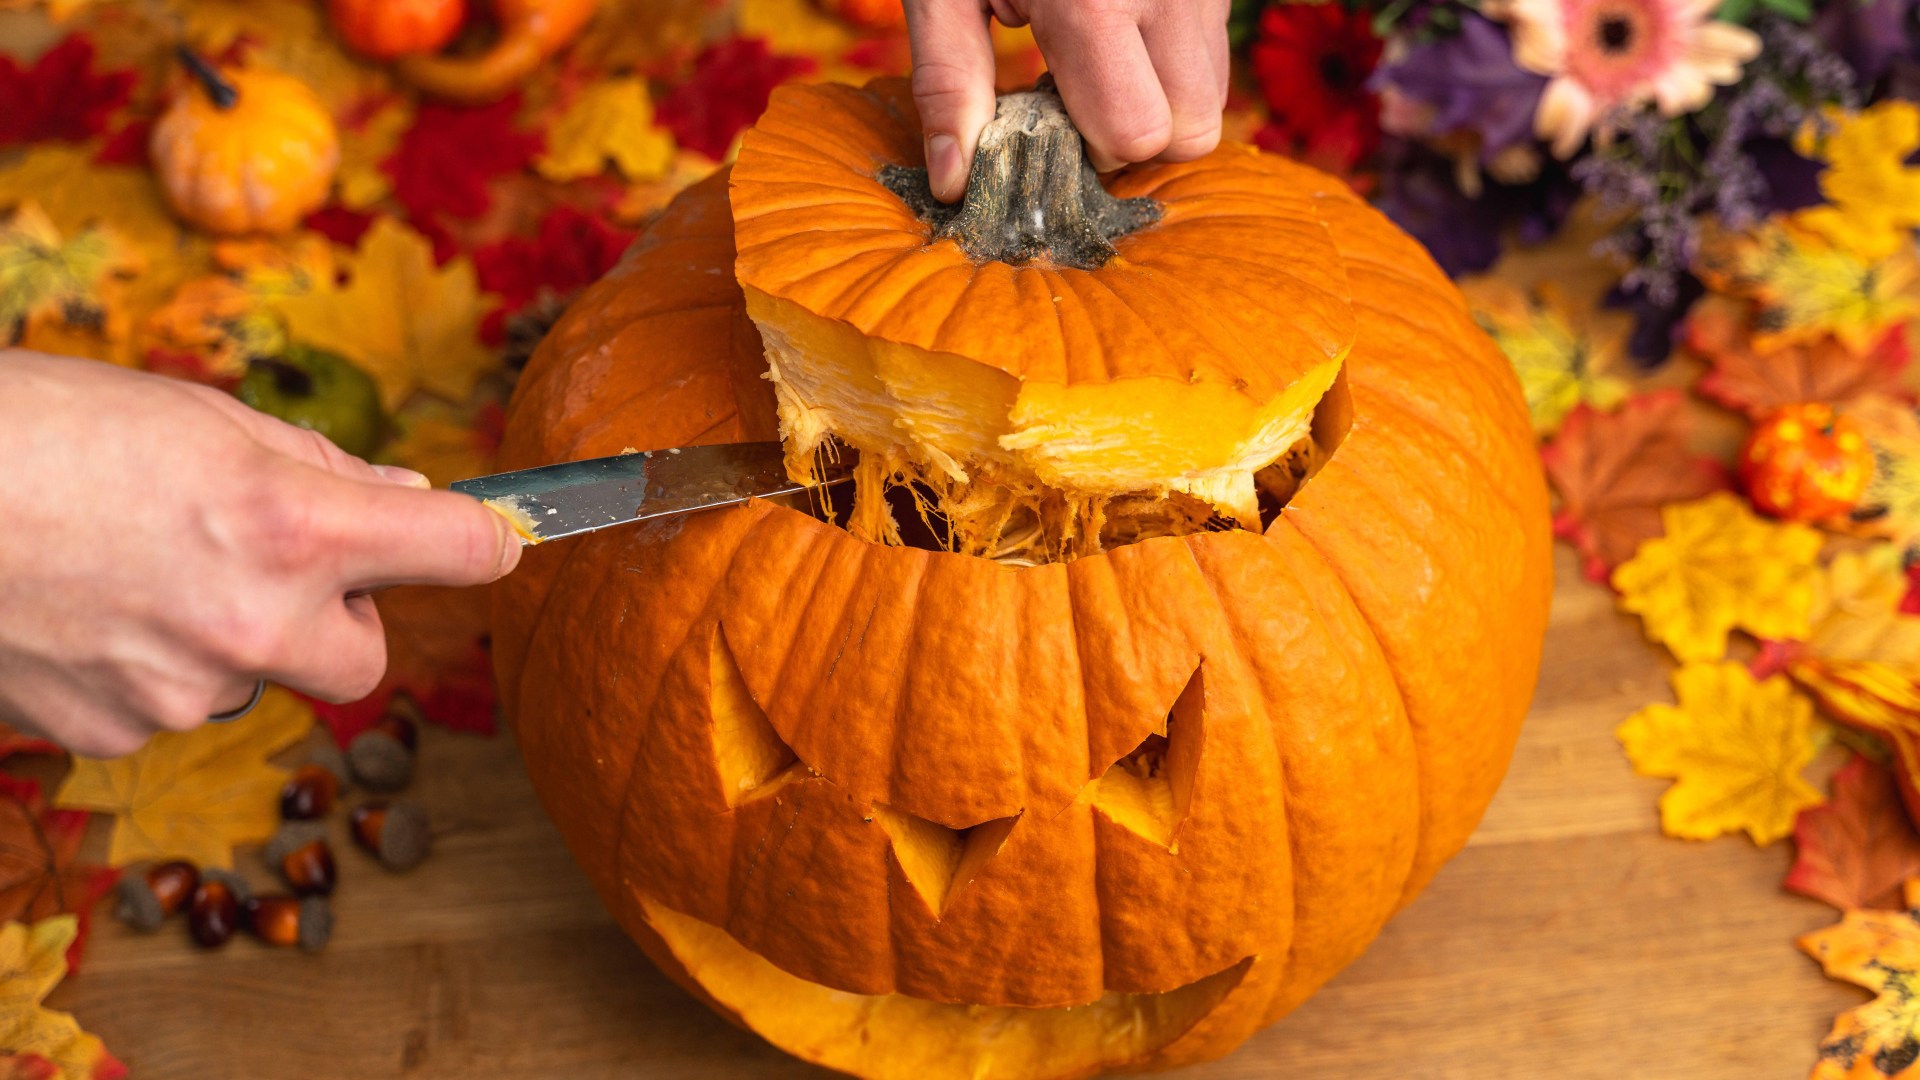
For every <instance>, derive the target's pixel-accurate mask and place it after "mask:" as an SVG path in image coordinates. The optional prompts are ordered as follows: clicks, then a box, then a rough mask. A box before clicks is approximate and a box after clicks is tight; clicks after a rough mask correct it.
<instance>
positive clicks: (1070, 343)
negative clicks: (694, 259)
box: [731, 79, 1355, 523]
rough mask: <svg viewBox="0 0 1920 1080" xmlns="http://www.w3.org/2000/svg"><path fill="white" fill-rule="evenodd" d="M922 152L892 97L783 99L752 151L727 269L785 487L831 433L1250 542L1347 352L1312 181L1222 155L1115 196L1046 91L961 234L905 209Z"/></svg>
mask: <svg viewBox="0 0 1920 1080" xmlns="http://www.w3.org/2000/svg"><path fill="white" fill-rule="evenodd" d="M921 154H922V151H921V137H920V130H919V124H918V121H917V119H916V112H915V109H914V106H913V102H912V99H911V96H910V94H909V92H908V89H907V86H906V83H905V82H904V81H902V80H897V79H893V80H878V81H876V82H874V83H871V84H869V85H868V86H867V87H865V88H860V89H856V88H852V87H845V86H833V85H814V86H790V87H783V88H781V89H780V90H778V91H776V92H775V94H774V97H773V100H772V103H771V105H770V106H769V108H768V110H767V112H766V114H765V116H764V117H763V118H762V119H761V121H760V123H759V125H758V126H757V127H755V128H754V129H753V130H752V131H750V132H749V133H748V134H747V135H746V136H745V138H744V140H743V142H742V144H741V150H740V156H739V161H738V163H737V164H736V165H735V166H734V170H733V175H732V181H731V196H732V204H733V214H734V222H735V233H736V240H737V244H738V251H739V254H738V260H737V263H736V270H737V274H738V277H739V280H740V283H741V285H742V287H743V288H744V290H745V292H746V296H747V304H748V311H749V313H750V314H751V315H752V317H753V319H754V321H755V323H756V324H757V325H758V326H759V328H760V331H761V334H762V337H763V338H764V340H765V342H766V345H767V354H768V361H769V369H770V370H769V375H770V377H771V378H772V379H773V380H774V382H775V384H776V386H777V388H778V389H779V392H780V403H781V420H782V429H783V434H784V435H785V436H786V438H787V439H788V446H789V451H790V454H791V455H792V457H791V461H792V463H793V465H794V467H795V468H796V471H803V472H804V471H805V470H806V469H807V468H808V467H809V465H808V462H809V461H810V458H811V455H812V454H813V453H814V451H815V450H816V449H817V448H818V446H819V445H820V444H821V443H822V442H824V441H825V439H826V438H827V437H828V436H837V437H839V438H840V439H842V440H844V441H845V442H848V443H850V444H852V445H853V446H855V447H857V448H859V449H860V450H862V451H863V452H866V453H879V454H881V455H883V456H885V457H886V458H887V459H888V463H889V467H890V468H892V467H894V466H895V465H897V464H900V463H903V462H904V463H911V464H912V465H914V466H918V467H919V468H920V469H921V471H923V472H926V471H931V472H933V473H936V474H940V475H942V476H943V478H944V479H945V480H947V481H951V482H958V483H964V482H966V481H968V480H970V479H972V478H973V476H974V474H975V473H976V472H977V471H978V470H980V469H981V468H983V467H984V468H986V469H988V470H989V471H990V472H991V473H992V474H993V475H994V476H995V477H996V478H1017V480H1019V481H1027V480H1031V481H1032V482H1034V483H1037V484H1040V485H1044V486H1046V487H1048V488H1052V489H1057V490H1060V491H1064V492H1069V493H1073V494H1076V495H1086V496H1093V497H1105V496H1113V495H1119V494H1139V493H1146V494H1155V495H1165V494H1168V493H1172V492H1184V493H1187V494H1190V495H1193V496H1197V497H1198V498H1200V499H1202V500H1204V501H1205V502H1207V503H1209V504H1211V505H1212V506H1213V507H1215V508H1216V509H1217V510H1220V511H1223V512H1225V513H1227V514H1228V515H1229V516H1233V517H1237V518H1239V519H1240V520H1241V521H1242V522H1243V523H1249V522H1251V521H1253V520H1256V519H1257V510H1256V509H1255V497H1254V482H1253V478H1252V477H1253V473H1254V472H1255V471H1257V470H1259V469H1260V468H1262V467H1264V466H1266V465H1268V464H1270V463H1271V462H1273V461H1275V460H1277V459H1279V458H1280V457H1282V456H1283V455H1284V454H1286V453H1287V452H1288V450H1289V449H1290V448H1291V447H1292V446H1293V445H1294V444H1295V443H1297V442H1298V441H1299V440H1300V439H1302V438H1303V437H1304V436H1305V435H1306V433H1307V431H1308V428H1309V426H1310V424H1311V420H1312V413H1313V409H1314V407H1315V405H1316V404H1317V403H1318V402H1319V400H1320V399H1321V397H1322V396H1323V395H1325V394H1326V392H1327V391H1328V389H1329V388H1330V387H1331V386H1332V385H1333V383H1334V379H1335V377H1336V375H1337V373H1338V371H1339V366H1340V363H1341V362H1342V361H1343V359H1344V358H1345V356H1346V354H1347V351H1348V349H1349V348H1350V347H1351V345H1352V343H1353V339H1354V335H1355V319H1354V314H1353V311H1352V308H1351V305H1350V302H1349V294H1348V284H1347V276H1346V272H1345V269H1344V267H1343V266H1342V263H1341V260H1340V257H1339V254H1338V252H1337V250H1336V249H1335V247H1334V244H1333V241H1332V238H1331V235H1330V234H1329V232H1328V230H1327V228H1326V226H1325V224H1324V223H1323V222H1322V220H1321V218H1320V215H1319V213H1318V211H1317V207H1316V203H1315V200H1314V198H1313V196H1312V194H1311V193H1312V191H1313V188H1312V186H1311V185H1309V184H1307V183H1304V182H1303V179H1302V178H1303V177H1304V176H1305V175H1306V173H1305V170H1302V169H1300V168H1299V167H1298V166H1295V165H1292V164H1291V163H1288V162H1285V161H1282V160H1280V159H1277V158H1272V157H1268V156H1263V155H1261V154H1259V153H1258V152H1256V151H1254V150H1252V149H1249V148H1245V147H1225V148H1222V149H1221V150H1218V151H1216V152H1215V153H1213V154H1211V155H1209V156H1207V157H1206V158H1204V159H1201V160H1200V161H1196V162H1191V163H1186V164H1179V165H1155V166H1148V167H1144V168H1141V169H1138V170H1136V171H1133V172H1130V173H1128V174H1125V175H1122V176H1120V177H1119V178H1118V179H1117V180H1116V181H1115V182H1114V185H1113V188H1112V191H1111V194H1110V195H1109V194H1108V193H1107V192H1106V191H1104V190H1102V189H1101V188H1100V186H1099V183H1098V181H1097V179H1096V178H1095V177H1094V175H1093V172H1092V169H1091V166H1089V165H1087V164H1086V161H1085V155H1084V151H1083V149H1082V147H1081V143H1080V139H1079V136H1078V134H1077V133H1076V132H1074V131H1073V129H1072V127H1071V124H1070V123H1069V122H1068V121H1067V118H1066V115H1065V112H1064V109H1063V108H1062V107H1061V106H1060V103H1059V99H1058V97H1057V95H1055V94H1053V93H1052V91H1051V90H1050V88H1046V87H1042V88H1040V89H1037V90H1035V91H1029V92H1026V93H1023V94H1015V95H1008V96H1006V97H1003V98H1002V99H1001V101H1000V107H999V115H998V116H997V117H996V120H995V122H994V124H993V125H991V126H990V127H989V129H988V131H987V132H986V133H985V134H984V135H983V137H982V141H981V150H980V152H979V154H977V155H976V159H975V168H974V177H973V181H972V183H971V185H970V188H969V192H968V196H967V200H966V203H965V205H964V206H963V207H962V208H961V209H960V210H959V211H957V212H956V211H952V210H948V209H946V208H942V207H939V206H938V204H936V203H934V202H933V200H932V199H931V197H930V196H926V195H924V193H921V194H919V195H917V196H916V194H915V192H914V191H913V190H912V184H913V183H914V182H916V181H917V182H918V183H919V184H920V185H921V186H922V187H924V178H923V175H922V176H920V177H915V175H914V174H913V173H912V172H910V171H909V170H913V169H916V168H919V167H921V166H923V164H924V162H923V160H922V156H921ZM903 195H904V196H905V197H903ZM1036 220H1038V221H1040V223H1041V227H1040V228H1039V229H1037V230H1036V229H1034V228H1032V227H1031V226H1032V224H1033V223H1034V222H1035V221H1036ZM1036 233H1038V235H1035V234H1036ZM1002 234H1006V235H1014V234H1019V235H1015V236H1014V239H1013V240H1012V241H1009V240H1007V239H1006V238H1005V236H1003V235H1002ZM1103 238H1104V240H1103Z"/></svg>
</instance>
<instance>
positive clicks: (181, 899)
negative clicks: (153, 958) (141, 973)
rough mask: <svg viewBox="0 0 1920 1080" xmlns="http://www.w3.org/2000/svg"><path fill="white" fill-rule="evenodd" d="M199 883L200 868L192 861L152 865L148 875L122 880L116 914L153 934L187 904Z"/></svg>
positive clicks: (135, 927) (148, 869) (117, 895)
mask: <svg viewBox="0 0 1920 1080" xmlns="http://www.w3.org/2000/svg"><path fill="white" fill-rule="evenodd" d="M199 885H200V871H199V870H196V869H195V868H194V865H193V864H192V863H190V862H183V861H180V860H175V861H173V862H164V863H160V864H158V865H156V866H150V867H148V868H147V872H146V873H144V874H140V875H137V876H135V877H129V878H123V879H121V881H120V885H119V887H118V891H117V893H116V895H115V903H114V909H113V913H114V914H115V915H116V916H118V917H119V919H120V921H121V922H124V923H126V924H127V925H128V926H131V927H133V928H134V929H135V930H144V931H146V932H148V933H152V932H153V931H155V930H158V929H160V925H161V924H162V923H164V922H166V921H167V918H168V917H169V916H171V915H172V914H173V913H174V912H176V911H179V910H180V909H181V908H184V907H186V906H187V902H188V901H189V900H191V899H192V898H193V893H194V890H195V889H196V888H198V887H199Z"/></svg>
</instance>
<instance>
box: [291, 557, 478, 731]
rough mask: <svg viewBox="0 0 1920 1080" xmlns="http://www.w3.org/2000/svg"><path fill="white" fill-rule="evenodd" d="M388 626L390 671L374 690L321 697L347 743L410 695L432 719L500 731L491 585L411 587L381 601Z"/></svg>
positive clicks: (320, 709)
mask: <svg viewBox="0 0 1920 1080" xmlns="http://www.w3.org/2000/svg"><path fill="white" fill-rule="evenodd" d="M375 603H377V604H378V605H379V607H380V619H381V621H382V623H384V624H385V626H386V631H387V674H386V677H385V678H383V679H382V680H381V681H380V685H379V686H378V687H376V688H375V689H374V691H373V693H371V694H369V695H367V696H366V697H364V698H362V699H361V700H359V701H355V702H351V703H349V704H346V705H329V704H327V703H325V702H315V703H314V706H313V711H314V715H315V716H317V717H319V718H320V720H321V722H323V723H325V724H326V725H327V730H329V731H331V732H332V733H333V737H334V739H335V740H336V741H337V742H339V744H340V745H341V746H345V745H347V744H348V743H350V742H352V741H353V737H354V736H355V735H358V734H360V733H361V732H362V731H365V730H366V729H367V728H368V726H370V725H371V724H372V723H373V722H374V721H375V720H378V719H379V718H380V714H381V713H383V712H385V711H386V708H387V706H388V705H389V704H391V703H392V701H393V698H394V695H395V694H402V693H404V694H406V695H407V696H408V697H410V698H412V699H413V701H414V703H415V704H417V705H419V706H420V712H421V714H422V715H423V716H424V717H425V719H426V720H427V721H428V722H429V723H433V724H438V725H440V726H441V727H444V728H448V729H451V730H453V731H471V732H475V733H478V734H481V735H491V734H493V732H494V729H495V725H494V701H495V695H494V689H493V664H492V660H491V657H490V655H489V653H488V651H487V638H488V631H487V623H488V614H487V603H488V601H487V592H486V590H485V589H441V588H431V587H427V586H412V585H410V586H405V587H402V588H398V589H389V590H388V591H386V592H383V593H381V594H380V595H379V597H378V598H377V599H376V600H375Z"/></svg>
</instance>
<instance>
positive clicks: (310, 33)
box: [172, 0, 393, 116]
mask: <svg viewBox="0 0 1920 1080" xmlns="http://www.w3.org/2000/svg"><path fill="white" fill-rule="evenodd" d="M172 6H173V7H174V8H176V10H177V11H178V13H179V18H180V24H181V28H182V29H183V30H184V32H185V33H184V36H185V39H186V43H187V44H190V45H192V46H193V47H194V48H195V49H198V50H199V51H200V52H201V54H202V55H207V56H216V57H219V58H221V59H223V60H245V61H247V62H249V63H257V64H259V65H261V66H263V67H269V68H272V69H273V70H275V71H278V72H281V73H283V74H286V75H291V76H293V77H294V78H296V79H299V80H300V81H301V82H303V83H305V84H306V85H307V87H308V88H309V89H311V90H312V91H313V92H314V94H315V95H317V96H318V97H319V98H320V100H321V101H322V102H325V103H326V105H327V108H328V110H329V111H331V112H332V113H334V115H336V116H345V115H350V114H351V113H352V112H353V111H354V109H355V108H356V106H357V105H358V103H360V102H364V101H367V100H369V99H375V98H381V97H385V96H387V95H388V94H390V93H391V92H392V87H393V80H392V77H391V75H390V74H389V73H388V72H387V69H386V68H384V67H381V66H378V65H375V64H369V63H365V62H363V61H361V60H360V59H359V58H357V57H355V56H353V55H351V54H350V53H348V52H347V51H346V50H345V49H344V48H342V47H341V45H340V41H339V38H338V37H337V36H335V35H334V34H333V32H332V31H331V30H330V29H329V28H328V26H327V24H326V17H325V5H322V4H315V3H311V2H310V0H192V2H191V3H184V4H175V5H172Z"/></svg>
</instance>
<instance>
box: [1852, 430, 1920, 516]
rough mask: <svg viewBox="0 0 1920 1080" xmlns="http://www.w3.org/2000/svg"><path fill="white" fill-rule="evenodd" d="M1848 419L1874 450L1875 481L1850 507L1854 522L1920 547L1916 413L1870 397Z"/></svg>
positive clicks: (1919, 447)
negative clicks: (1854, 504)
mask: <svg viewBox="0 0 1920 1080" xmlns="http://www.w3.org/2000/svg"><path fill="white" fill-rule="evenodd" d="M1847 415H1848V416H1850V417H1852V418H1853V421H1854V423H1855V424H1857V425H1858V426H1859V428H1860V430H1861V432H1862V433H1863V434H1865V435H1866V438H1867V445H1869V446H1871V447H1872V448H1873V480H1872V481H1871V482H1870V483H1868V485H1867V490H1866V492H1865V493H1864V494H1862V495H1861V496H1860V502H1859V503H1858V504H1857V505H1856V506H1855V507H1854V510H1853V514H1852V518H1853V521H1854V524H1855V525H1856V526H1857V527H1858V529H1859V530H1860V531H1863V532H1866V533H1869V534H1870V535H1874V536H1885V537H1889V538H1891V539H1892V540H1893V541H1894V542H1895V543H1898V544H1900V545H1901V546H1903V547H1909V548H1913V547H1920V411H1916V410H1915V409H1914V407H1913V406H1912V405H1911V404H1909V403H1906V402H1900V401H1893V400H1890V399H1888V398H1884V397H1874V398H1868V399H1866V400H1864V401H1861V402H1859V403H1858V404H1856V405H1855V406H1854V407H1853V408H1851V409H1849V410H1848V412H1847Z"/></svg>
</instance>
